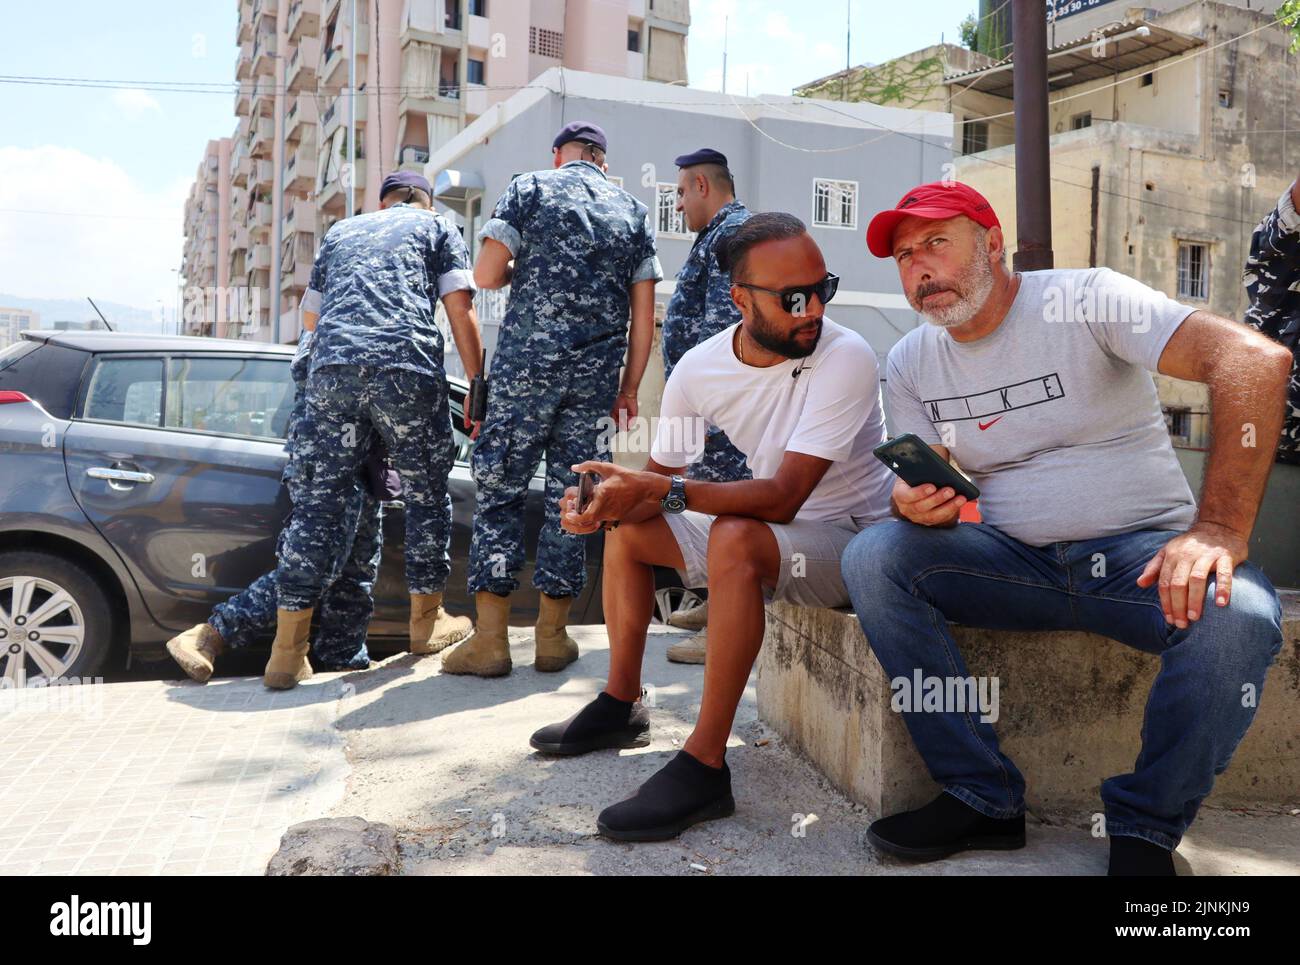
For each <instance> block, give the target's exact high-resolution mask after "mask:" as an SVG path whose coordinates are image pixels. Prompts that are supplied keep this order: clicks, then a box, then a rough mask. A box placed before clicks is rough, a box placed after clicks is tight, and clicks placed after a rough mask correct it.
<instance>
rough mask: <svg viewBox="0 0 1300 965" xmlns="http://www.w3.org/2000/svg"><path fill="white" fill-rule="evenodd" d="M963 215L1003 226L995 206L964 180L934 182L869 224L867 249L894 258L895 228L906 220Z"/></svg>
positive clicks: (985, 224)
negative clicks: (994, 211) (963, 182)
mask: <svg viewBox="0 0 1300 965" xmlns="http://www.w3.org/2000/svg"><path fill="white" fill-rule="evenodd" d="M959 214H964V215H965V216H966V217H968V218H970V219H971V220H972V221H974V222H975V223H976V224H977V225H980V226H981V227H984V228H992V227H993V226H994V225H997V226H998V227H1001V225H1002V223H1001V222H1000V221H998V216H997V215H996V214H994V213H993V205H991V204H989V202H988V199H987V198H985V197H984V195H982V194H980V193H979V192H978V191H976V190H975V189H974V188H972V187H971V186H970V185H968V184H962V183H961V182H960V181H934V182H932V183H930V184H922V185H921V186H920V187H916V188H913V189H912V190H911V191H908V192H907V194H905V195H903V198H902V200H901V201H899V202H898V204H896V205H894V207H892V208H890V209H889V210H888V211H881V212H880V213H879V214H877V215H876V216H875V217H874V218H872V219H871V224H869V225H867V248H868V250H869V251H870V252H871V253H872V254H873V255H875V256H876V257H877V258H892V257H893V255H894V229H895V228H897V227H898V223H899V222H900V221H902V220H903V219H904V218H931V219H933V220H935V221H942V220H943V219H944V218H955V217H956V216H957V215H959Z"/></svg>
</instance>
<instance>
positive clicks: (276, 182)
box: [270, 36, 289, 345]
mask: <svg viewBox="0 0 1300 965" xmlns="http://www.w3.org/2000/svg"><path fill="white" fill-rule="evenodd" d="M284 39H286V40H287V39H288V38H287V36H286V37H285V38H284ZM275 59H276V62H277V65H278V67H279V69H280V70H282V71H283V72H284V73H283V75H282V80H281V82H280V83H279V84H278V85H277V90H276V94H275V105H276V108H277V109H278V110H279V112H280V124H279V126H278V128H277V129H276V135H275V149H274V151H273V155H274V156H275V157H278V158H279V159H280V163H279V165H278V166H277V170H276V172H275V178H274V179H273V180H272V182H271V184H272V192H273V193H272V196H271V202H272V203H271V215H272V217H274V218H275V247H274V248H273V249H271V284H272V285H273V286H274V287H273V288H272V289H271V298H270V305H271V311H272V312H274V316H273V317H272V319H271V340H272V341H273V342H274V343H275V344H276V345H279V344H280V335H281V332H280V275H281V273H282V272H283V271H284V258H283V256H282V255H281V253H280V252H281V246H282V245H283V244H284V149H285V142H284V137H285V127H284V125H285V120H286V119H287V117H288V114H289V111H288V109H287V108H288V106H289V105H288V104H287V101H288V100H289V67H288V64H287V63H286V62H285V56H284V54H283V53H277V54H276V55H275Z"/></svg>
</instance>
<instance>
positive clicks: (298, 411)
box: [208, 332, 383, 670]
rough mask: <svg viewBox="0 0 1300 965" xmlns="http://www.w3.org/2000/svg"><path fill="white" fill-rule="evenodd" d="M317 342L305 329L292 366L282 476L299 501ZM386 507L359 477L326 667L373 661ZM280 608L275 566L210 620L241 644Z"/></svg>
mask: <svg viewBox="0 0 1300 965" xmlns="http://www.w3.org/2000/svg"><path fill="white" fill-rule="evenodd" d="M311 342H312V333H311V332H305V333H304V334H303V336H302V338H301V339H300V340H299V342H298V352H297V354H296V355H294V359H293V362H292V364H291V365H290V368H289V371H290V374H291V375H292V377H293V380H294V388H295V392H294V405H293V409H292V411H291V412H290V415H289V422H288V427H287V430H286V435H287V438H286V441H285V449H286V450H287V452H288V454H289V458H288V460H287V461H286V462H285V466H284V471H283V473H282V476H281V478H282V480H283V482H284V483H285V486H286V487H287V488H288V491H289V499H290V502H291V503H293V504H295V505H296V504H297V502H298V501H299V499H300V498H301V493H300V490H299V487H298V486H297V485H296V482H295V480H296V479H297V478H298V473H297V470H296V464H297V458H296V448H295V445H294V440H295V438H296V434H297V427H298V423H299V422H300V420H301V419H302V414H303V412H304V411H305V409H306V405H307V402H306V393H305V391H304V383H305V382H306V379H307V370H308V367H309V365H310V353H311ZM381 512H382V511H381V508H380V506H379V504H378V502H376V501H375V499H373V498H372V497H371V495H370V491H369V489H368V488H367V487H366V485H365V482H364V480H363V479H362V478H360V477H359V478H358V480H357V483H356V486H355V488H354V491H353V493H352V494H351V496H350V497H349V501H348V508H347V518H346V522H345V524H344V526H345V529H346V531H347V533H348V538H347V539H346V540H345V543H346V546H345V548H344V551H343V553H344V555H343V556H341V557H340V558H339V559H337V560H335V561H334V564H333V566H332V567H331V569H330V575H329V579H328V585H327V586H326V588H325V592H324V595H323V598H322V603H321V614H320V620H319V626H318V629H317V633H316V637H315V639H314V640H313V642H312V652H313V654H315V656H316V659H317V661H318V662H319V663H320V664H321V665H322V666H323V667H325V668H329V669H349V670H351V669H364V668H365V667H367V666H369V663H370V656H369V653H368V651H367V648H366V630H367V627H368V626H369V623H370V617H371V615H372V614H373V613H374V606H375V601H374V583H375V579H376V577H377V575H378V572H379V559H380V552H381V550H382V548H383V521H382V515H381ZM292 519H293V510H290V516H289V518H288V519H287V520H286V521H285V528H282V529H281V532H280V542H281V543H282V542H283V539H284V533H285V529H287V527H288V526H289V525H290V523H291V522H292ZM277 552H278V551H277ZM275 610H276V587H275V571H274V570H272V571H271V572H270V573H265V574H263V575H262V576H260V577H258V578H257V579H256V580H254V581H253V583H252V584H251V585H250V586H249V587H248V588H247V589H245V590H243V591H242V592H240V593H237V594H235V595H234V596H232V597H231V598H230V599H229V600H226V601H225V602H224V603H220V604H218V605H217V606H216V607H215V608H214V609H213V611H212V616H211V617H209V619H208V623H209V624H210V625H211V626H212V628H213V629H214V630H216V631H217V633H219V634H221V638H222V640H223V641H224V642H225V644H226V646H228V647H231V648H235V649H238V648H240V647H246V646H248V645H250V644H252V643H254V642H255V641H256V640H258V639H259V638H261V637H263V636H264V635H266V634H269V633H271V632H273V631H274V630H275V620H276V617H275Z"/></svg>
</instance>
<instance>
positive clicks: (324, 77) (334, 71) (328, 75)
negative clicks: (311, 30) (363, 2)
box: [321, 24, 370, 91]
mask: <svg viewBox="0 0 1300 965" xmlns="http://www.w3.org/2000/svg"><path fill="white" fill-rule="evenodd" d="M342 40H343V46H334V47H327V48H325V61H324V63H323V64H322V66H321V87H322V88H324V89H325V90H326V91H337V90H344V89H345V88H346V87H347V86H348V50H349V45H348V43H347V38H346V37H344V38H342ZM339 41H340V38H339V36H338V35H337V34H336V35H335V38H334V42H335V44H336V45H337V44H338V43H339ZM369 49H370V27H369V25H368V24H358V25H357V86H360V85H361V83H362V82H363V81H364V79H365V72H366V69H365V65H364V64H362V63H361V58H362V57H364V56H366V54H367V53H368V52H369Z"/></svg>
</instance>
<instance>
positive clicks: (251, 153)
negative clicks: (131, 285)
mask: <svg viewBox="0 0 1300 965" xmlns="http://www.w3.org/2000/svg"><path fill="white" fill-rule="evenodd" d="M238 10H239V22H238V27H237V30H236V37H235V39H236V42H237V44H238V52H237V55H236V59H235V79H236V81H237V82H238V89H237V91H236V93H235V105H234V106H235V116H236V119H237V125H236V129H235V132H234V134H233V135H232V136H231V137H230V138H228V139H226V140H227V141H228V143H229V156H228V174H226V175H224V176H222V183H223V184H224V185H225V186H226V193H225V194H224V195H222V196H221V198H220V199H219V200H218V201H217V203H218V204H220V205H221V207H222V211H223V212H224V214H225V215H226V221H225V227H220V226H219V228H218V230H220V231H221V232H222V237H223V238H224V242H225V249H224V251H225V253H224V254H219V255H218V257H219V258H220V259H221V260H222V261H223V263H224V265H225V268H226V273H225V276H224V277H225V280H226V284H225V285H222V284H221V283H220V279H219V278H218V279H217V280H209V273H207V272H206V268H203V267H201V261H200V258H199V255H198V252H199V251H201V250H204V249H203V243H202V242H200V241H198V240H197V238H198V235H199V234H200V233H202V231H203V230H204V225H205V224H206V222H204V221H203V217H202V216H200V215H199V214H198V213H197V212H196V213H195V214H194V220H193V221H191V217H190V212H189V211H188V209H187V215H186V253H187V260H186V269H185V282H186V284H187V285H190V286H196V285H197V286H207V285H214V286H218V287H220V288H223V289H225V288H227V286H228V287H229V290H230V293H231V296H230V298H229V300H228V301H229V307H227V308H226V309H224V310H221V311H213V312H207V313H201V314H200V315H199V316H198V319H197V321H196V322H195V323H193V324H189V325H187V327H186V331H192V330H196V329H197V328H198V327H200V326H202V327H203V331H204V332H205V333H209V334H216V335H219V336H225V337H236V338H255V339H263V340H271V339H275V338H279V339H280V340H281V341H292V340H294V339H296V338H297V335H298V312H297V306H298V302H299V301H300V299H301V297H302V294H303V292H304V291H305V290H306V287H307V284H308V281H309V276H310V271H311V264H312V260H313V258H314V256H315V252H316V247H317V244H318V239H319V238H320V237H321V236H322V235H323V233H324V232H325V231H326V230H328V228H329V226H330V225H332V224H333V223H334V222H335V221H337V220H338V219H339V218H342V217H346V216H347V214H348V213H349V207H348V205H349V200H348V199H349V195H350V194H351V197H352V209H351V210H352V213H360V212H362V211H370V210H374V209H375V208H377V207H378V200H379V199H378V192H379V185H380V182H381V181H382V179H383V177H384V175H385V174H386V173H388V172H389V171H391V170H393V169H394V168H397V167H405V168H409V169H411V170H421V169H422V168H423V167H424V165H425V163H426V162H427V161H428V159H429V156H430V153H431V152H432V151H436V150H437V149H438V148H439V147H441V146H442V145H444V144H446V143H447V142H448V141H450V140H451V139H452V138H454V137H455V136H456V135H457V134H458V133H459V132H460V131H461V130H463V129H464V127H465V126H466V125H467V124H469V123H471V122H472V121H474V119H475V118H477V117H479V116H480V115H481V114H483V113H484V112H485V111H488V110H491V109H492V108H493V106H494V105H496V104H498V103H500V102H501V101H503V100H504V99H506V98H507V97H509V96H510V94H511V93H513V92H514V91H516V90H518V89H520V88H523V87H526V86H528V85H529V84H530V83H531V82H532V81H533V80H534V78H536V77H537V76H538V75H539V74H541V73H543V72H544V71H546V70H548V69H550V68H552V67H556V66H563V67H565V68H569V69H573V70H581V71H590V72H595V73H601V74H611V75H615V76H619V77H628V78H633V79H637V80H653V81H660V82H663V83H672V84H684V83H685V82H686V37H687V33H688V31H689V27H690V7H689V2H688V0H359V2H355V3H354V2H353V0H292V2H291V0H238ZM354 18H355V21H354ZM354 57H355V63H354V62H353V58H354ZM353 77H355V85H356V89H355V93H354V92H353V90H352V88H351V83H352V78H353ZM354 115H355V116H354ZM350 121H351V122H352V123H353V124H355V128H356V148H355V153H354V154H353V153H352V152H351V151H350V150H349V144H348V131H349V129H350V123H349V122H350ZM204 164H205V165H206V164H207V158H205V161H204ZM206 171H207V168H206V166H203V167H201V168H200V177H199V178H196V185H195V192H193V195H194V196H196V197H197V195H198V193H199V192H198V182H199V181H200V180H203V179H204V178H205V177H206ZM349 188H351V191H349ZM204 197H205V198H206V191H205V192H204ZM191 249H194V250H195V252H196V254H195V256H194V258H193V259H192V260H191V259H190V258H189V252H190V251H191ZM191 266H192V268H193V270H191ZM277 278H278V279H279V290H278V291H273V289H274V288H275V287H276V279H277ZM191 314H194V313H191ZM217 315H219V316H220V317H215V316H217Z"/></svg>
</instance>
